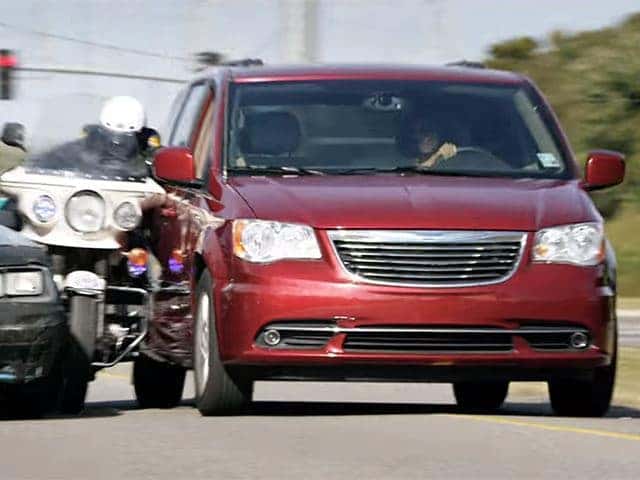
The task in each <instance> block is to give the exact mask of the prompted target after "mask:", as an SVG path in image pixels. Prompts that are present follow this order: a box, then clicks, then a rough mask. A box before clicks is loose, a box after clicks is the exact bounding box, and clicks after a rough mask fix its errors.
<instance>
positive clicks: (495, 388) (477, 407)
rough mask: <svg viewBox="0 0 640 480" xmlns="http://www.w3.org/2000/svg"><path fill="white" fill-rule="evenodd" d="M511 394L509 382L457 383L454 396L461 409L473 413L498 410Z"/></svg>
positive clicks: (454, 387)
mask: <svg viewBox="0 0 640 480" xmlns="http://www.w3.org/2000/svg"><path fill="white" fill-rule="evenodd" d="M508 392H509V382H506V381H492V382H456V383H454V384H453V394H454V395H455V397H456V402H457V404H458V406H459V407H460V408H462V409H463V410H467V411H473V412H491V411H495V410H498V409H499V408H500V407H501V406H502V404H503V403H504V400H505V399H506V398H507V393H508Z"/></svg>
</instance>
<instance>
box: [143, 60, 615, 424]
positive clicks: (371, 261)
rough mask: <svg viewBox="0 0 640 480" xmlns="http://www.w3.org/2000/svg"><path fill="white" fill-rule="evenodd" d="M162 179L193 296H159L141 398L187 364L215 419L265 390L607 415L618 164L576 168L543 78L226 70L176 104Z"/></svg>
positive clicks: (167, 249)
mask: <svg viewBox="0 0 640 480" xmlns="http://www.w3.org/2000/svg"><path fill="white" fill-rule="evenodd" d="M155 175H156V177H157V178H158V179H159V180H161V181H162V182H163V184H164V185H165V187H166V188H167V192H168V194H167V197H166V200H165V203H164V204H163V205H162V207H160V208H158V209H157V210H156V211H155V212H154V218H153V222H152V231H151V232H150V233H151V237H152V238H153V239H154V244H153V248H154V250H155V252H154V253H155V256H156V257H157V258H158V260H159V263H160V264H161V265H162V270H163V274H162V281H163V282H164V283H166V284H171V285H178V286H180V285H181V286H182V287H185V288H175V289H174V291H172V290H171V289H164V290H163V293H162V295H161V296H159V297H158V298H156V299H155V307H154V316H153V319H152V321H151V322H150V327H149V335H148V338H147V340H146V343H145V345H144V347H143V351H142V355H141V356H140V357H139V358H138V360H137V361H136V365H135V370H134V377H136V379H137V380H136V382H135V383H136V390H137V393H138V398H139V399H142V400H143V402H142V403H146V404H149V405H150V404H154V403H160V404H162V403H163V402H164V404H165V405H166V404H167V403H171V402H170V401H169V402H167V399H168V398H173V399H175V398H179V396H180V394H181V391H182V384H183V381H184V380H183V379H184V371H183V369H185V368H191V367H192V368H193V369H194V370H195V372H194V377H195V390H196V404H197V407H198V409H199V410H200V411H201V412H202V413H203V414H205V415H210V414H217V413H224V412H229V411H234V410H236V409H238V408H239V407H241V406H242V405H244V404H246V403H247V402H249V401H250V400H251V395H252V385H253V382H254V381H255V380H326V381H336V380H346V381H411V382H447V383H452V384H453V388H454V393H455V397H456V400H457V402H458V404H459V405H460V406H461V407H462V408H464V409H469V410H492V409H497V408H498V407H500V406H501V405H502V403H503V401H504V399H505V397H506V395H507V391H508V386H509V382H510V381H527V380H531V381H546V382H548V385H549V394H550V399H551V404H552V406H553V409H554V410H555V412H556V413H558V414H562V415H603V414H604V413H605V412H606V411H607V409H608V407H609V404H610V402H611V394H612V390H613V386H614V379H615V369H616V351H617V347H616V344H617V326H616V315H615V299H616V264H615V257H614V253H613V251H612V249H611V247H610V245H609V243H608V242H607V240H606V238H605V236H604V231H603V220H602V217H601V216H600V215H599V213H598V211H597V210H596V208H595V206H594V204H593V203H592V201H591V199H590V198H589V193H588V192H589V191H592V190H596V189H600V188H604V187H609V186H613V185H616V184H618V183H620V182H621V181H622V179H623V176H624V159H623V157H622V155H620V154H618V153H615V152H610V151H594V152H592V153H590V154H589V156H588V158H587V162H586V168H585V170H584V175H582V174H581V173H580V169H579V168H578V165H577V162H576V160H575V158H574V155H573V153H572V152H571V149H570V147H569V145H568V142H567V139H566V137H565V136H564V134H563V133H562V130H561V128H560V126H559V125H558V122H557V120H556V118H555V117H554V115H553V113H552V112H551V109H550V108H549V105H547V103H546V102H545V100H544V99H543V97H542V95H541V94H540V92H539V91H538V90H537V89H536V88H535V86H534V85H532V83H531V82H530V81H529V80H528V79H526V78H524V77H522V76H520V75H516V74H513V73H508V72H499V71H492V70H485V69H481V68H470V67H437V68H426V67H394V66H380V67H377V66H332V65H325V66H322V65H321V66H308V67H296V68H293V67H275V68H271V67H269V68H268V67H260V66H244V67H231V66H229V67H227V66H225V67H219V68H216V69H214V70H211V71H209V72H208V73H207V74H205V75H204V76H203V77H202V78H200V79H198V80H196V81H194V82H192V83H191V84H190V85H189V86H188V87H187V88H186V89H185V90H184V91H183V92H182V93H181V94H180V95H179V96H178V99H177V100H176V103H175V106H174V111H173V113H172V114H171V122H170V133H169V136H168V142H167V147H166V148H164V149H163V150H161V151H160V152H159V153H158V154H157V155H156V157H155ZM181 379H182V380H181ZM152 380H153V381H152Z"/></svg>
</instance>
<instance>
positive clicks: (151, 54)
mask: <svg viewBox="0 0 640 480" xmlns="http://www.w3.org/2000/svg"><path fill="white" fill-rule="evenodd" d="M0 27H4V28H6V29H9V30H14V31H18V32H22V33H27V34H29V35H35V36H40V37H46V38H54V39H56V40H61V41H64V42H71V43H78V44H80V45H88V46H91V47H96V48H103V49H105V50H112V51H115V52H123V53H131V54H133V55H142V56H145V57H155V58H163V59H171V60H179V61H182V62H190V63H192V62H193V59H192V58H189V57H181V56H176V55H166V54H162V53H155V52H150V51H148V50H140V49H137V48H127V47H119V46H117V45H111V44H107V43H100V42H93V41H90V40H82V39H80V38H74V37H69V36H66V35H59V34H56V33H50V32H44V31H41V30H34V29H31V28H25V27H19V26H17V25H11V24H8V23H5V22H2V21H0Z"/></svg>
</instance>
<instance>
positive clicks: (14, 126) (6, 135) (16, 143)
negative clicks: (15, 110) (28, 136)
mask: <svg viewBox="0 0 640 480" xmlns="http://www.w3.org/2000/svg"><path fill="white" fill-rule="evenodd" d="M24 137H25V128H24V125H22V124H21V123H17V122H8V123H5V124H4V127H2V141H3V142H4V143H5V144H7V145H9V146H10V147H18V148H19V149H20V150H22V151H24V152H26V151H27V147H26V146H25V142H24Z"/></svg>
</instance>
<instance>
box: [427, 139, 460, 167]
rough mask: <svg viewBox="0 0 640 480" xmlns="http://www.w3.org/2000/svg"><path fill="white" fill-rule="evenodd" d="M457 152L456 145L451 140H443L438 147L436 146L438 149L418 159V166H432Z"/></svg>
mask: <svg viewBox="0 0 640 480" xmlns="http://www.w3.org/2000/svg"><path fill="white" fill-rule="evenodd" d="M457 153H458V147H457V146H456V145H455V144H453V143H451V142H445V143H443V144H442V145H440V148H438V150H436V151H435V152H433V153H432V154H431V155H430V156H429V158H427V159H424V160H422V161H419V162H418V166H419V167H420V168H432V167H434V166H435V165H436V164H437V163H438V161H440V160H441V159H444V160H447V159H449V158H451V157H453V156H455V155H456V154H457Z"/></svg>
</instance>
